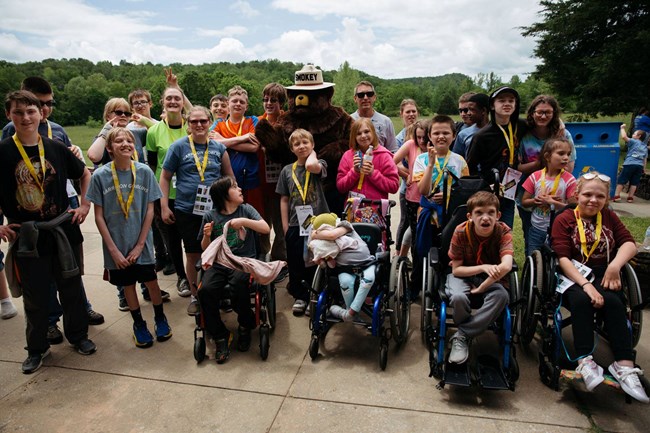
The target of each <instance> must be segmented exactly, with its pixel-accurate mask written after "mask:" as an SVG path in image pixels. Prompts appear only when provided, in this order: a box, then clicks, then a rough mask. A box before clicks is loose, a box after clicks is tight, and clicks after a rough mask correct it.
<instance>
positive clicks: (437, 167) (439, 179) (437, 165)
mask: <svg viewBox="0 0 650 433" xmlns="http://www.w3.org/2000/svg"><path fill="white" fill-rule="evenodd" d="M450 156H451V152H449V151H448V152H447V156H445V160H444V161H443V162H442V167H440V161H438V157H437V156H436V157H435V158H434V160H433V164H434V166H435V168H436V170H438V176H437V177H436V180H434V181H433V185H432V186H431V192H433V191H434V190H435V189H436V188H437V187H438V184H439V183H440V181H441V180H442V173H443V172H444V171H445V168H447V164H449V157H450Z"/></svg>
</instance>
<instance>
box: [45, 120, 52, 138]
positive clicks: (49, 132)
mask: <svg viewBox="0 0 650 433" xmlns="http://www.w3.org/2000/svg"><path fill="white" fill-rule="evenodd" d="M46 122H47V138H49V139H50V140H51V139H52V125H51V124H50V121H49V120H46Z"/></svg>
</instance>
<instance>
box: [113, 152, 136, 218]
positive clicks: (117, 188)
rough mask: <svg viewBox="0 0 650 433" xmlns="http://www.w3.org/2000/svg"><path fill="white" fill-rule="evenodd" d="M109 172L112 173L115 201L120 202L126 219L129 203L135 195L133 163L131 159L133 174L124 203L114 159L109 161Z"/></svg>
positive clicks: (129, 207)
mask: <svg viewBox="0 0 650 433" xmlns="http://www.w3.org/2000/svg"><path fill="white" fill-rule="evenodd" d="M111 173H112V175H113V185H115V194H116V195H117V202H118V203H119V204H120V208H121V209H122V213H123V214H124V218H125V219H127V220H128V219H129V210H130V209H131V204H132V203H133V196H134V195H135V163H134V162H133V161H131V174H132V175H133V183H132V184H131V191H130V192H129V198H127V200H126V203H124V197H122V190H121V189H120V180H119V179H118V178H117V170H116V169H115V161H112V162H111Z"/></svg>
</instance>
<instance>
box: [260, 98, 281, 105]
mask: <svg viewBox="0 0 650 433" xmlns="http://www.w3.org/2000/svg"><path fill="white" fill-rule="evenodd" d="M262 102H264V103H265V104H268V103H269V102H270V103H271V104H275V103H276V102H278V99H277V98H264V99H262Z"/></svg>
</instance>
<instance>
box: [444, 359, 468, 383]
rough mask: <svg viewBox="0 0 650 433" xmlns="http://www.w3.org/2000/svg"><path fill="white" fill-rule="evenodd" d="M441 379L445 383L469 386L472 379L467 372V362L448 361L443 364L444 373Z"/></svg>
mask: <svg viewBox="0 0 650 433" xmlns="http://www.w3.org/2000/svg"><path fill="white" fill-rule="evenodd" d="M442 380H443V382H444V383H445V385H456V386H470V385H471V384H472V380H471V377H470V372H469V363H467V362H465V363H463V364H452V363H451V362H448V363H447V365H445V374H444V376H443V379H442Z"/></svg>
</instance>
